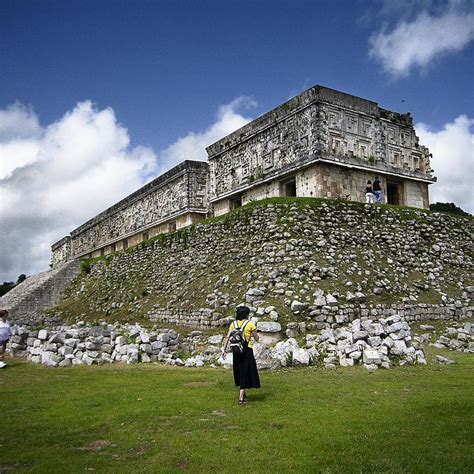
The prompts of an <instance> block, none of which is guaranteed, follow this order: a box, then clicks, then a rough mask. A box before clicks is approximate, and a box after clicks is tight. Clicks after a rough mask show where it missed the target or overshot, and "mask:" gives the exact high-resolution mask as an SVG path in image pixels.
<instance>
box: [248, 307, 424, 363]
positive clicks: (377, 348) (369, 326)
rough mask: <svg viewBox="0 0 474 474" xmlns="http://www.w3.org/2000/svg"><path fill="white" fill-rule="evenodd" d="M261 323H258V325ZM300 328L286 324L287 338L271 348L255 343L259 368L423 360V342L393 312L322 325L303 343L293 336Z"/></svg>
mask: <svg viewBox="0 0 474 474" xmlns="http://www.w3.org/2000/svg"><path fill="white" fill-rule="evenodd" d="M260 325H261V323H259V324H258V326H257V327H260ZM298 332H303V327H302V325H301V324H299V325H298V324H296V323H290V324H288V325H287V331H286V334H287V335H288V336H290V337H289V339H288V340H286V341H280V342H278V343H277V344H276V345H275V347H274V348H270V347H266V346H264V345H261V344H257V345H256V355H257V362H258V364H259V366H260V367H261V368H271V369H274V368H279V367H285V366H287V365H288V364H291V365H296V366H297V365H309V364H310V363H321V364H323V365H324V366H325V367H327V368H333V367H336V366H341V367H351V366H353V365H356V364H363V365H364V366H365V367H366V368H367V369H368V370H375V369H377V368H378V367H383V368H389V367H390V365H391V364H393V363H395V362H396V363H397V364H400V365H405V364H426V357H425V354H424V351H423V346H422V344H421V343H420V342H419V341H417V340H415V339H414V338H413V337H412V332H411V329H410V326H409V324H408V322H407V321H406V320H405V319H404V318H402V317H400V316H398V315H394V316H391V317H389V318H386V319H379V320H377V321H374V320H371V319H368V318H362V319H356V320H354V321H353V322H352V323H351V324H348V325H345V326H342V327H340V328H336V329H332V328H328V329H323V330H322V331H321V333H319V334H307V335H306V336H305V343H304V344H303V345H304V347H300V345H299V344H298V342H297V340H296V339H295V337H296V336H297V334H298Z"/></svg>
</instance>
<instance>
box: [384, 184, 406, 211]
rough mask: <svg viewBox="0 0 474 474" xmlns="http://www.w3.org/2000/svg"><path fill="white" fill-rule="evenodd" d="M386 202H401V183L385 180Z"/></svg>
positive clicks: (397, 203) (398, 203)
mask: <svg viewBox="0 0 474 474" xmlns="http://www.w3.org/2000/svg"><path fill="white" fill-rule="evenodd" d="M387 204H395V205H396V206H400V205H401V204H403V202H402V183H397V182H394V181H387Z"/></svg>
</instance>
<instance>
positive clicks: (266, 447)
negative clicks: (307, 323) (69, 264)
mask: <svg viewBox="0 0 474 474" xmlns="http://www.w3.org/2000/svg"><path fill="white" fill-rule="evenodd" d="M436 353H443V352H442V351H436ZM444 355H448V356H449V357H451V358H454V359H455V360H456V361H457V363H456V364H455V365H451V366H435V365H430V366H428V367H397V368H394V369H391V370H385V371H384V370H379V371H377V372H376V373H368V372H367V371H366V370H365V369H364V368H363V367H354V368H347V369H339V370H333V371H331V370H323V369H316V368H307V369H287V370H285V371H279V372H262V373H261V379H262V388H261V389H260V390H254V391H251V392H250V403H249V404H248V405H244V406H238V405H237V403H236V401H237V391H236V389H235V388H234V387H233V384H232V381H231V372H230V371H226V370H223V369H211V368H205V369H183V368H173V367H164V366H159V365H139V366H127V365H108V366H100V367H98V366H93V367H71V368H67V369H46V368H43V367H41V366H37V365H31V364H27V363H26V362H24V361H20V360H13V361H9V362H10V364H9V367H8V368H6V369H3V370H2V371H0V390H1V405H0V406H1V420H2V426H1V428H2V436H1V437H0V472H6V471H13V472H50V473H52V472H84V471H97V472H179V471H188V472H252V471H254V472H264V471H273V472H290V471H292V472H473V470H474V446H473V444H474V443H473V426H474V396H473V395H474V389H473V387H474V370H473V369H474V357H473V356H472V355H466V354H457V353H452V352H450V353H449V354H448V353H446V352H445V353H444ZM431 356H432V354H429V357H430V358H431Z"/></svg>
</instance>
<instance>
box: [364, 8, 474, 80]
mask: <svg viewBox="0 0 474 474" xmlns="http://www.w3.org/2000/svg"><path fill="white" fill-rule="evenodd" d="M460 5H462V3H458V2H454V3H453V4H452V6H451V7H449V8H448V11H445V12H444V13H442V14H429V13H428V12H426V11H423V12H422V13H421V14H420V15H419V16H418V17H417V18H415V19H414V20H412V21H406V20H401V21H399V22H398V23H397V24H396V25H395V26H394V27H393V28H392V29H388V28H387V26H385V27H384V28H383V29H382V31H380V32H378V33H376V34H374V35H372V36H371V38H370V39H369V45H370V50H369V54H370V56H371V57H372V58H374V59H375V60H377V61H379V62H380V63H381V64H382V66H383V68H384V70H385V71H386V72H388V73H389V74H391V75H392V76H394V77H396V78H398V77H404V76H407V75H408V74H409V73H410V71H411V70H412V69H413V68H414V67H421V68H426V67H427V66H428V65H430V63H431V62H432V61H433V60H435V59H437V58H439V57H440V56H442V55H443V54H447V53H454V52H457V51H461V50H462V49H463V48H464V47H466V46H467V45H468V43H470V42H471V41H472V40H473V39H474V13H473V12H472V9H471V11H466V10H465V9H461V8H460V7H459V6H460Z"/></svg>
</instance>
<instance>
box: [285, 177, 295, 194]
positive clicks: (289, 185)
mask: <svg viewBox="0 0 474 474" xmlns="http://www.w3.org/2000/svg"><path fill="white" fill-rule="evenodd" d="M283 196H287V197H296V180H295V179H292V180H291V181H287V182H286V183H283Z"/></svg>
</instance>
